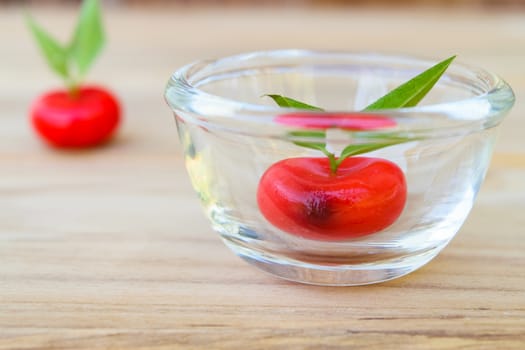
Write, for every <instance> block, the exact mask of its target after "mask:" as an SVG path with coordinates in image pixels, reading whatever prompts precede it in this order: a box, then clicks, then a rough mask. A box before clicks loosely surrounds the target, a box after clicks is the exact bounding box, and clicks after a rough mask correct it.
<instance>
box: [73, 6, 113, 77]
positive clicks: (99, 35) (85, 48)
mask: <svg viewBox="0 0 525 350" xmlns="http://www.w3.org/2000/svg"><path fill="white" fill-rule="evenodd" d="M104 43H105V34H104V28H103V25H102V14H101V10H100V4H99V1H98V0H85V1H84V2H83V3H82V8H81V10H80V15H79V17H78V22H77V27H76V30H75V34H74V36H73V39H72V41H71V44H70V52H71V56H72V59H73V60H74V61H75V63H76V66H77V69H78V72H79V74H80V76H83V75H84V74H86V72H87V71H88V69H89V68H90V67H91V65H92V64H93V62H94V61H95V58H96V57H97V56H98V54H99V53H100V51H101V50H102V48H103V47H104Z"/></svg>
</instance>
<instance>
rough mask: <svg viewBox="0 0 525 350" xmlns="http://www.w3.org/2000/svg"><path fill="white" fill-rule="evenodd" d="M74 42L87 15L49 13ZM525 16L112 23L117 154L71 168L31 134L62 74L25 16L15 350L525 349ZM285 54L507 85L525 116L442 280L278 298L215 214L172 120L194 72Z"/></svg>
mask: <svg viewBox="0 0 525 350" xmlns="http://www.w3.org/2000/svg"><path fill="white" fill-rule="evenodd" d="M33 12H34V14H35V15H36V17H38V18H39V19H40V21H41V22H43V23H44V24H45V25H46V26H47V27H49V28H50V29H51V31H53V32H56V33H59V36H60V35H62V36H63V37H64V38H66V37H67V35H66V34H65V33H66V32H67V28H69V27H70V26H71V25H72V23H73V18H74V14H73V13H72V12H71V10H61V9H53V10H49V9H47V10H46V9H39V8H35V9H33ZM523 18H524V17H523V13H505V12H501V13H496V14H494V13H482V12H478V13H467V12H457V11H456V12H454V13H449V12H443V11H420V12H415V13H414V12H410V13H406V12H385V11H380V10H376V11H365V10H359V11H358V10H352V9H345V10H344V11H343V10H342V11H320V10H316V11H308V10H295V9H284V10H283V9H281V10H279V11H276V10H270V9H258V10H249V9H244V10H238V11H233V10H232V11H224V10H220V9H206V8H202V9H199V10H192V9H188V8H174V7H173V8H165V9H156V10H150V11H146V10H141V11H138V10H119V11H117V10H112V11H109V12H107V13H106V23H107V24H108V30H109V37H110V44H109V46H108V47H107V50H106V52H105V54H104V55H103V57H102V59H101V60H100V62H98V64H97V65H96V67H95V69H94V71H93V74H92V79H93V80H95V81H103V82H106V85H109V86H110V87H112V88H113V89H114V90H115V91H116V92H117V93H118V94H119V96H120V97H121V99H122V101H123V103H124V105H125V110H126V122H125V124H124V125H123V128H122V130H121V133H120V134H119V136H118V138H117V139H116V140H115V142H113V143H112V144H110V145H109V146H108V147H104V148H100V149H96V150H93V151H84V152H58V151H53V150H51V149H49V148H47V147H45V146H43V145H42V144H41V143H40V142H39V141H38V140H37V139H36V138H35V137H34V136H33V134H32V132H31V130H30V128H29V126H28V123H27V116H26V115H27V109H28V106H29V104H30V103H31V101H32V100H33V99H34V98H35V97H36V96H37V94H38V93H40V92H42V91H44V90H45V89H47V88H49V86H51V85H53V84H58V81H56V80H54V78H53V77H52V76H51V75H50V73H47V71H46V70H45V66H44V64H43V63H42V62H41V60H40V57H39V56H38V53H37V52H36V50H35V48H34V47H33V46H32V44H31V42H30V38H29V35H28V34H27V32H26V31H25V29H24V28H23V21H22V17H21V11H20V9H17V8H14V9H13V8H12V9H9V10H2V12H0V42H2V45H1V47H0V54H1V57H2V60H1V61H0V77H1V79H0V106H1V108H0V126H1V127H0V349H2V350H3V349H20V350H21V349H129V350H131V349H133V350H138V349H174V348H181V349H232V348H233V349H237V348H248V349H252V348H253V349H336V348H352V349H365V348H366V349H387V348H392V349H400V348H401V349H524V348H525V253H524V252H525V240H524V239H523V233H524V229H523V228H524V227H525V216H524V215H523V211H524V209H525V181H523V179H524V178H525V144H524V141H523V136H522V133H523V130H525V120H524V118H523V115H524V114H525V113H524V112H525V110H524V107H523V99H522V97H521V96H523V95H524V94H525V65H524V64H523V57H525V22H524V21H523ZM281 47H311V48H321V49H351V50H374V51H396V52H406V53H408V54H424V55H427V56H437V57H445V56H446V55H447V54H449V53H457V54H458V55H460V57H461V58H462V60H463V61H466V62H472V63H475V64H477V65H480V66H483V67H486V68H487V69H489V70H492V71H495V72H498V73H499V74H501V75H502V76H504V77H505V78H506V79H507V80H508V81H509V83H510V84H511V85H512V86H513V87H514V88H515V91H516V94H517V96H518V100H517V104H516V107H515V109H514V110H513V112H512V113H511V114H510V115H509V117H508V118H507V120H506V121H505V123H504V125H503V127H502V129H501V135H500V140H499V143H498V146H497V148H496V152H495V156H494V159H493V162H492V166H491V168H490V171H489V173H488V175H487V179H486V181H485V183H484V185H483V188H482V190H481V192H480V194H479V197H478V200H477V202H476V205H475V208H474V209H473V211H472V214H471V215H470V217H469V219H468V221H467V223H466V224H465V226H464V227H463V228H462V229H461V231H460V233H459V234H458V236H457V237H456V238H455V239H454V241H453V242H452V243H451V244H450V245H449V246H448V247H447V248H446V249H445V250H444V251H443V252H442V253H441V254H440V255H439V256H438V257H437V258H436V259H435V260H434V261H432V262H431V263H430V264H428V265H427V266H425V267H424V268H422V269H421V270H419V271H417V272H415V273H413V274H411V275H409V276H407V277H404V278H401V279H398V280H395V281H392V282H388V283H384V284H379V285H374V286H367V287H355V288H328V287H311V286H303V285H298V284H293V283H289V282H285V281H281V280H278V279H276V278H274V277H271V276H269V275H266V274H264V273H262V272H259V271H257V270H255V269H253V268H252V267H250V266H248V265H246V264H245V263H243V262H242V261H241V260H240V259H238V258H236V257H235V256H234V255H233V254H231V253H230V252H229V251H228V250H227V249H226V248H225V247H224V246H223V245H222V243H221V242H220V240H219V238H218V237H217V236H216V235H215V234H214V233H213V232H212V231H211V229H210V227H209V225H208V223H207V222H206V220H205V219H204V215H203V214H202V213H201V212H200V208H199V204H198V202H197V198H196V196H195V195H194V194H193V192H192V190H191V188H190V185H189V181H188V179H187V177H186V174H185V172H184V169H183V163H182V159H181V154H180V148H179V145H178V141H177V140H176V132H175V127H174V125H173V121H172V118H171V115H170V112H169V111H168V109H167V107H165V106H164V103H163V100H162V90H163V87H164V84H165V82H166V80H167V78H168V77H169V75H170V73H171V72H172V71H173V70H174V69H175V68H177V67H179V66H181V65H182V64H184V63H187V62H189V61H192V60H195V59H199V58H204V57H216V56H221V55H226V54H233V53H238V52H242V51H249V50H254V49H267V48H281Z"/></svg>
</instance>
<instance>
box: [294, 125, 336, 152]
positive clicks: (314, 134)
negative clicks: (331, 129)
mask: <svg viewBox="0 0 525 350" xmlns="http://www.w3.org/2000/svg"><path fill="white" fill-rule="evenodd" d="M288 135H289V136H292V137H304V138H320V139H323V140H324V139H325V137H326V133H325V132H324V131H311V130H294V131H290V132H289V133H288ZM293 143H294V144H295V145H297V146H300V147H304V148H311V149H315V150H318V151H321V152H323V153H324V154H326V152H327V150H326V143H325V142H310V141H293Z"/></svg>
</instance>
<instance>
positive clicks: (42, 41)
mask: <svg viewBox="0 0 525 350" xmlns="http://www.w3.org/2000/svg"><path fill="white" fill-rule="evenodd" d="M26 20H27V24H28V26H29V28H30V29H31V32H32V33H33V36H34V37H35V40H36V42H37V43H38V46H39V47H40V50H41V51H42V54H43V55H44V58H45V59H46V61H47V64H48V65H49V67H51V69H52V70H53V71H55V72H56V73H57V74H59V75H60V76H61V77H63V78H65V79H67V78H68V77H69V70H68V64H67V58H68V52H67V50H66V49H65V48H64V47H63V46H62V45H60V44H59V43H58V42H57V41H56V40H55V39H54V38H53V37H51V35H49V34H48V33H47V32H46V31H44V30H43V29H42V28H41V27H40V26H39V25H38V24H37V23H36V22H35V21H34V20H33V18H31V17H30V16H29V15H27V16H26Z"/></svg>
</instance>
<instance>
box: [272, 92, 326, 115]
mask: <svg viewBox="0 0 525 350" xmlns="http://www.w3.org/2000/svg"><path fill="white" fill-rule="evenodd" d="M264 96H268V97H270V98H271V99H273V100H274V101H275V103H277V105H278V106H280V107H285V108H297V109H306V110H311V111H322V110H323V109H322V108H319V107H316V106H312V105H309V104H307V103H304V102H301V101H297V100H294V99H293V98H290V97H285V96H281V95H264Z"/></svg>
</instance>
